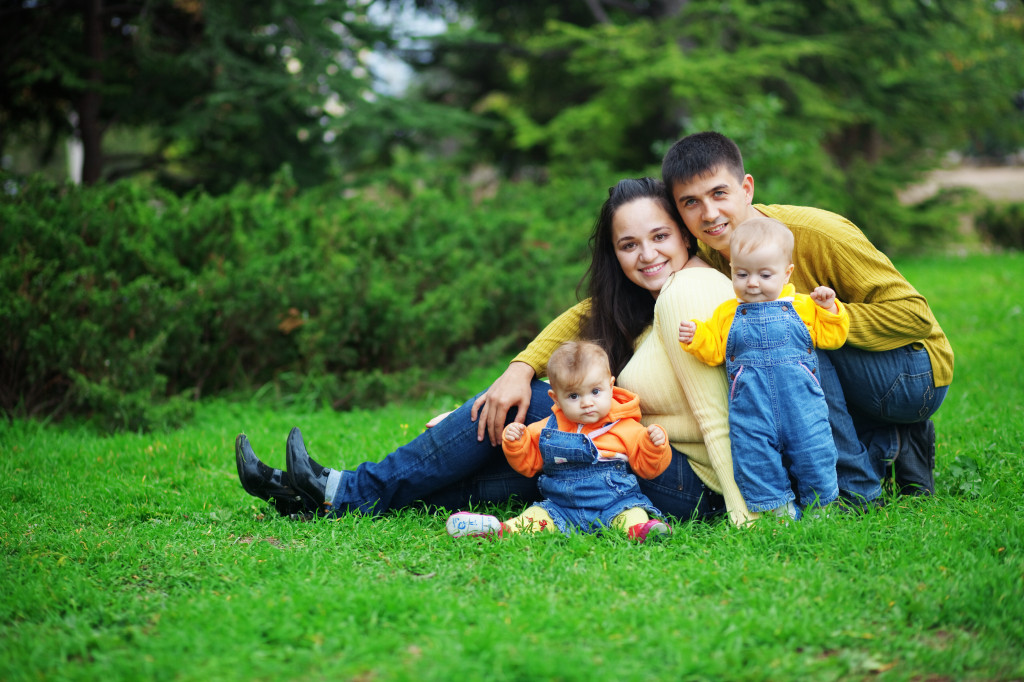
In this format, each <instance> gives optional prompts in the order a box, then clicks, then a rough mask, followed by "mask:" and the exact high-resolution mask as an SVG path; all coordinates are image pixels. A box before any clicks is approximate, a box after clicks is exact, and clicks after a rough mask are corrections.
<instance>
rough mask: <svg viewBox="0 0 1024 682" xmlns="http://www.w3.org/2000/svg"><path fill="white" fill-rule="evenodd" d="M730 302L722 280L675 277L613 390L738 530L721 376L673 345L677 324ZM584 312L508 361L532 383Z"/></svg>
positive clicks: (717, 276) (702, 275) (707, 272)
mask: <svg viewBox="0 0 1024 682" xmlns="http://www.w3.org/2000/svg"><path fill="white" fill-rule="evenodd" d="M691 262H699V261H691ZM733 296H735V294H734V293H733V289H732V283H731V282H730V281H729V279H728V278H727V277H725V276H724V275H722V274H721V273H719V272H717V271H715V270H713V269H711V268H707V267H687V268H683V269H682V270H680V271H678V272H676V273H675V274H674V275H673V276H672V277H671V278H670V279H669V280H668V282H666V283H665V286H664V287H663V288H662V290H661V293H660V294H659V296H658V301H657V303H656V305H655V308H654V323H653V324H652V325H651V326H650V327H649V328H648V329H647V331H645V332H644V333H643V334H642V335H641V336H640V338H639V339H638V340H637V343H636V351H635V352H634V354H633V357H632V358H631V359H630V361H629V362H628V363H627V364H626V366H625V367H624V368H623V369H622V371H621V372H620V373H619V376H618V377H617V378H616V382H615V383H616V384H617V385H619V386H621V387H623V388H625V389H627V390H629V391H632V392H634V393H636V394H637V395H639V396H640V410H641V412H642V413H643V419H642V421H643V423H644V424H660V425H661V426H663V427H664V428H665V431H666V432H667V433H668V439H669V441H670V442H671V443H672V446H673V447H674V448H675V449H676V450H679V451H680V452H682V453H684V454H685V455H686V457H687V459H688V460H689V463H690V466H691V467H692V468H693V471H694V473H696V474H697V476H698V477H700V479H701V480H702V481H704V483H705V484H706V485H707V486H708V487H709V488H711V489H712V490H714V491H716V492H719V493H721V494H722V495H723V497H724V498H725V504H726V508H727V509H728V511H729V517H730V518H731V519H732V521H733V522H734V523H737V524H738V523H741V522H742V521H744V520H745V519H746V518H750V517H751V516H753V515H752V514H750V512H748V511H747V506H746V504H745V503H744V501H743V496H742V495H741V494H740V491H739V488H737V486H736V481H735V479H734V478H733V471H732V451H731V449H730V444H729V401H728V390H729V389H728V382H727V381H726V376H725V370H724V369H723V368H722V367H708V366H707V365H705V364H703V363H702V362H700V361H699V360H697V359H696V358H695V357H693V356H692V355H690V354H689V353H687V352H686V351H684V350H683V349H682V347H681V346H680V345H679V323H680V322H682V321H683V320H689V319H692V318H697V319H707V318H709V317H711V315H712V313H714V311H715V308H716V307H717V306H718V304H720V303H722V302H723V301H725V300H726V299H728V298H731V297H733ZM588 308H589V300H588V301H583V302H581V303H578V304H577V305H575V306H574V307H572V308H570V309H569V310H567V311H566V312H564V313H562V314H561V315H560V316H559V317H558V318H556V319H555V320H554V321H553V322H552V323H551V324H549V325H548V326H547V327H545V329H544V331H543V332H541V333H540V335H539V336H538V337H537V338H536V339H534V341H533V342H532V343H531V344H530V345H529V346H528V347H527V348H526V350H524V351H523V352H522V353H520V354H519V355H518V356H517V357H516V358H515V360H517V361H519V362H525V363H527V364H528V365H530V366H531V367H533V369H534V371H535V372H536V373H537V376H538V377H543V376H546V369H547V360H548V358H549V357H550V356H551V353H552V351H553V350H554V349H555V348H557V347H558V345H559V344H560V343H562V342H564V341H568V340H571V339H574V338H577V336H578V335H579V329H580V320H581V319H582V318H583V316H584V315H585V314H586V312H587V310H588Z"/></svg>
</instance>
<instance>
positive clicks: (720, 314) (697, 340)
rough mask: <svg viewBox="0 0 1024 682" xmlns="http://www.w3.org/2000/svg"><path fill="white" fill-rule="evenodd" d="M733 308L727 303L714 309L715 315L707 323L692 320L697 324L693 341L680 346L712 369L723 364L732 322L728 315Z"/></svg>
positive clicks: (730, 316) (731, 317)
mask: <svg viewBox="0 0 1024 682" xmlns="http://www.w3.org/2000/svg"><path fill="white" fill-rule="evenodd" d="M734 307H735V306H730V305H729V302H728V301H727V302H726V303H724V304H722V305H720V306H718V307H717V308H715V314H714V315H712V316H711V319H710V320H708V321H707V322H701V321H700V320H693V322H695V323H696V324H697V330H696V331H695V332H694V334H693V341H691V342H690V343H688V344H680V345H682V347H683V348H684V349H686V350H687V351H688V352H690V353H693V354H694V355H695V356H696V357H697V359H698V360H700V361H701V362H703V363H704V364H706V365H711V366H712V367H714V366H715V365H720V364H722V363H723V362H725V346H726V342H727V341H728V340H729V328H730V327H731V326H732V320H733V316H732V315H731V314H729V313H730V312H731V311H732V309H733V308H734Z"/></svg>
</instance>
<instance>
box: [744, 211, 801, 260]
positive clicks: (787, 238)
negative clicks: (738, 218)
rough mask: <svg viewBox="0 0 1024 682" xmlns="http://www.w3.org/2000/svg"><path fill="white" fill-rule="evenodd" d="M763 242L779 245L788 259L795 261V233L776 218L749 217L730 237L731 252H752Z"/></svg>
mask: <svg viewBox="0 0 1024 682" xmlns="http://www.w3.org/2000/svg"><path fill="white" fill-rule="evenodd" d="M763 244H774V245H775V246H778V247H779V250H781V251H782V255H783V256H785V258H786V261H787V262H792V261H793V233H792V232H790V230H789V228H788V227H786V226H785V224H783V223H781V222H779V221H778V220H776V219H775V218H763V217H756V218H749V219H747V220H744V221H743V222H742V223H740V224H739V225H737V226H736V229H735V230H733V233H732V236H731V237H730V238H729V254H730V255H735V254H737V253H750V252H751V251H753V250H754V249H756V248H758V247H759V246H761V245H763Z"/></svg>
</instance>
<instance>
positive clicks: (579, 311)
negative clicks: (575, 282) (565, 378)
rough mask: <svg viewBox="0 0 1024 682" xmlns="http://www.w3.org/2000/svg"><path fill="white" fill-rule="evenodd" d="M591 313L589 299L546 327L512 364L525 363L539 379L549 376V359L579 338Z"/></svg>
mask: <svg viewBox="0 0 1024 682" xmlns="http://www.w3.org/2000/svg"><path fill="white" fill-rule="evenodd" d="M589 311H590V299H589V298H588V299H586V300H584V301H580V302H579V303H577V304H576V305H574V306H573V307H571V308H569V309H568V310H566V311H565V312H564V313H562V314H561V315H559V316H558V317H556V318H555V319H554V320H552V321H551V322H550V323H549V324H548V326H546V327H544V329H543V330H542V331H541V333H540V334H538V335H537V336H536V338H534V340H533V341H531V342H530V344H529V345H528V346H527V347H526V349H525V350H523V351H522V352H521V353H519V355H517V356H516V357H515V358H513V360H512V362H525V363H526V364H528V365H529V366H530V367H533V371H534V372H535V373H536V376H537V378H541V377H545V376H547V369H548V358H550V357H551V354H552V353H554V352H555V349H556V348H558V346H560V345H561V344H563V343H565V342H566V341H573V340H575V339H577V338H579V335H580V324H581V323H582V322H583V319H584V318H585V317H586V315H587V313H588V312H589Z"/></svg>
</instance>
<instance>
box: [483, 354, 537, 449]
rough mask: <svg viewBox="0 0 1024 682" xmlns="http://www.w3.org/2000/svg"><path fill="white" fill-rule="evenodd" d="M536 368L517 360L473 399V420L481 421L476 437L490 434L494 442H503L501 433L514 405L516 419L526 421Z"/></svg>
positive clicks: (522, 422) (521, 422) (492, 443)
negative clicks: (534, 369)
mask: <svg viewBox="0 0 1024 682" xmlns="http://www.w3.org/2000/svg"><path fill="white" fill-rule="evenodd" d="M533 376H534V371H533V367H530V366H529V365H528V364H526V363H525V362H513V363H512V364H510V365H509V366H508V369H506V370H505V371H504V372H502V374H501V376H500V377H498V378H497V379H495V380H494V383H493V384H491V387H490V388H488V389H487V390H486V391H485V392H484V393H483V395H481V396H480V397H479V398H477V399H476V401H474V402H473V409H472V410H471V411H470V413H469V417H470V419H472V420H473V421H477V417H478V416H479V418H480V419H479V422H478V423H477V427H476V439H477V440H478V441H482V440H483V439H484V436H485V435H486V436H488V437H489V438H490V441H491V445H493V446H495V447H496V446H497V445H498V443H500V442H501V432H502V430H503V429H504V428H505V419H506V417H507V415H508V413H509V410H511V409H512V408H513V407H514V408H516V416H515V419H514V421H516V422H518V423H520V424H524V423H526V410H527V409H529V407H530V399H531V398H532V397H533V393H532V391H531V390H530V382H531V381H532V380H533Z"/></svg>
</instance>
